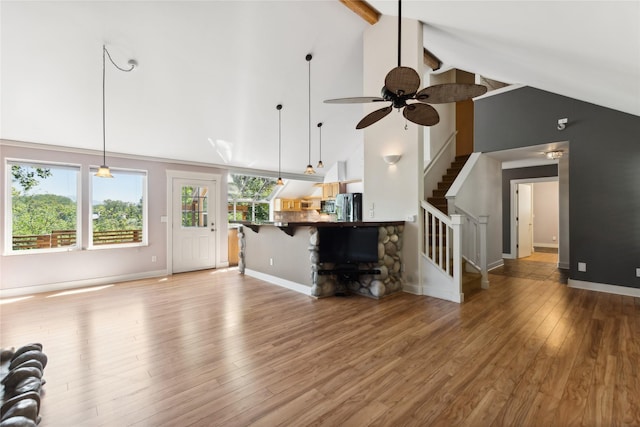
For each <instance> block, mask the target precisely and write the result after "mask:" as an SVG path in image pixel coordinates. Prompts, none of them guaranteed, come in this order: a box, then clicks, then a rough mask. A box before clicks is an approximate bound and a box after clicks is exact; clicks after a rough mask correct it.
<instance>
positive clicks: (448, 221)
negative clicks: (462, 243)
mask: <svg viewBox="0 0 640 427" xmlns="http://www.w3.org/2000/svg"><path fill="white" fill-rule="evenodd" d="M420 204H421V206H422V208H423V209H424V210H427V211H430V213H431V214H432V215H433V216H435V217H436V218H438V219H439V220H440V221H442V222H444V223H445V224H447V225H449V226H451V218H450V217H449V216H447V215H446V214H444V213H443V212H442V211H441V210H440V209H438V208H436V207H435V206H433V205H432V204H431V203H429V202H427V201H426V200H423V201H422V202H420Z"/></svg>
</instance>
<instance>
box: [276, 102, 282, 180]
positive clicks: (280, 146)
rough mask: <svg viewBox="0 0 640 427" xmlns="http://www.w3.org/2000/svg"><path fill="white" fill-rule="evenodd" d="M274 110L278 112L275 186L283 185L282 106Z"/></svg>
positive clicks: (277, 106)
mask: <svg viewBox="0 0 640 427" xmlns="http://www.w3.org/2000/svg"><path fill="white" fill-rule="evenodd" d="M276 109H277V110H278V180H277V181H276V185H284V181H283V180H282V176H281V172H280V166H281V163H282V104H278V105H276Z"/></svg>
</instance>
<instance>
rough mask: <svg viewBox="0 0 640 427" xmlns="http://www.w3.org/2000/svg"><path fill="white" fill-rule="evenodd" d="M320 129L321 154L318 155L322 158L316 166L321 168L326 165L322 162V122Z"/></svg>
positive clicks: (319, 124)
mask: <svg viewBox="0 0 640 427" xmlns="http://www.w3.org/2000/svg"><path fill="white" fill-rule="evenodd" d="M318 131H319V132H320V156H318V158H319V159H320V160H318V166H316V167H317V168H318V169H321V168H323V167H324V164H323V163H322V122H320V123H318Z"/></svg>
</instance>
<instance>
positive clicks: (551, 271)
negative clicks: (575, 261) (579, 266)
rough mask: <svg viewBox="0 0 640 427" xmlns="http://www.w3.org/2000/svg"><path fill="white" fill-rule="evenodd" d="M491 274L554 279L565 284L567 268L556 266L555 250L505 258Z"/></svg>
mask: <svg viewBox="0 0 640 427" xmlns="http://www.w3.org/2000/svg"><path fill="white" fill-rule="evenodd" d="M491 274H497V275H500V276H511V277H518V278H521V279H533V280H547V279H550V280H554V281H557V282H559V283H563V284H567V279H568V276H569V271H568V270H562V269H560V268H558V254H557V252H549V251H544V252H533V253H532V254H531V255H530V256H528V257H525V258H518V259H505V260H504V265H503V266H502V267H498V268H496V269H493V270H491Z"/></svg>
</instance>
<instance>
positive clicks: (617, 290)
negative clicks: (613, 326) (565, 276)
mask: <svg viewBox="0 0 640 427" xmlns="http://www.w3.org/2000/svg"><path fill="white" fill-rule="evenodd" d="M568 286H569V287H570V288H577V289H586V290H588V291H596V292H606V293H609V294H616V295H626V296H630V297H636V298H640V289H638V288H630V287H627V286H618V285H608V284H606V283H595V282H585V281H582V280H574V279H569V283H568Z"/></svg>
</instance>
